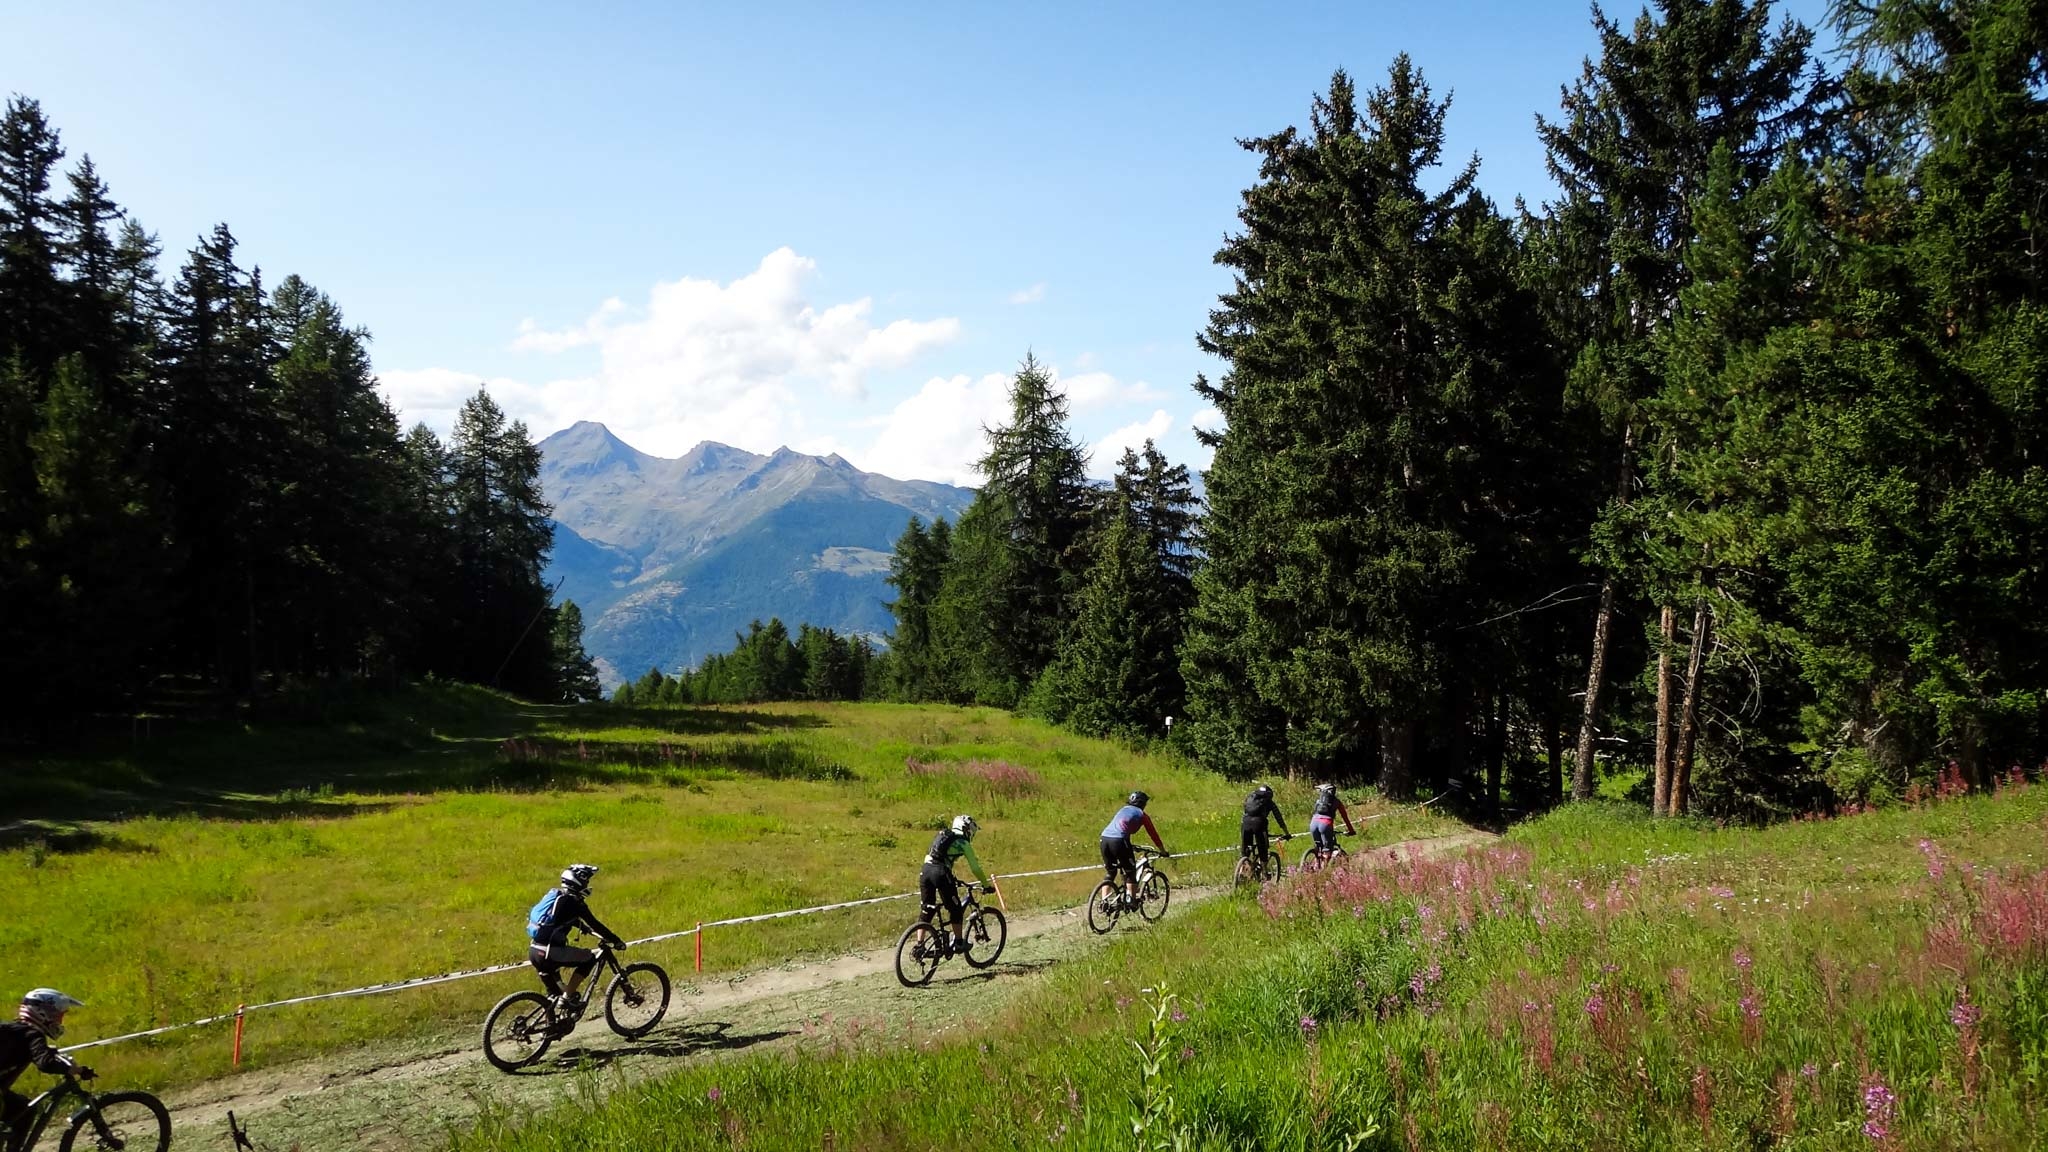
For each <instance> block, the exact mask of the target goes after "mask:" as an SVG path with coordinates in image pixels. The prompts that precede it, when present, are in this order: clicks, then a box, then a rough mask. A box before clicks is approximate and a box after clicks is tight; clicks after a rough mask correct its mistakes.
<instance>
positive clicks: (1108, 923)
mask: <svg viewBox="0 0 2048 1152" xmlns="http://www.w3.org/2000/svg"><path fill="white" fill-rule="evenodd" d="M1122 896H1123V889H1121V888H1119V887H1117V886H1116V884H1115V883H1113V882H1111V881H1108V880H1104V881H1103V882H1102V883H1100V884H1097V885H1096V886H1095V891H1094V892H1092V893H1090V894H1089V896H1088V930H1089V931H1090V932H1093V933H1095V934H1096V935H1098V936H1100V935H1101V934H1103V933H1104V932H1107V931H1109V930H1110V929H1111V928H1114V927H1116V919H1117V917H1118V916H1120V915H1122V914H1123V909H1122V908H1121V907H1119V906H1118V904H1117V901H1118V900H1119V899H1121V898H1122Z"/></svg>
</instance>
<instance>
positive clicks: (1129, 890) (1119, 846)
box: [1102, 792, 1173, 905]
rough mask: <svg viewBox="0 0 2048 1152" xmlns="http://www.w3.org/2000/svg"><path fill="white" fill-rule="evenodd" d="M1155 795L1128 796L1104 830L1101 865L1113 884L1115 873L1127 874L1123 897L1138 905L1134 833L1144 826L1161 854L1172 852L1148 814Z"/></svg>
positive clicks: (1165, 854) (1136, 855)
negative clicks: (1152, 796) (1168, 849)
mask: <svg viewBox="0 0 2048 1152" xmlns="http://www.w3.org/2000/svg"><path fill="white" fill-rule="evenodd" d="M1151 802H1152V798H1151V797H1150V796H1147V795H1145V794H1144V793H1143V792H1133V793H1131V794H1130V796H1129V797H1127V798H1126V800H1125V802H1124V806H1123V807H1121V808H1119V809H1117V810H1116V815H1114V816H1112V817H1110V818H1109V827H1107V828H1104V829H1103V830H1102V867H1103V870H1104V871H1106V872H1108V873H1109V880H1110V883H1112V884H1114V883H1116V875H1117V873H1118V872H1119V871H1121V872H1122V873H1123V875H1124V899H1126V900H1128V901H1130V902H1131V903H1132V904H1133V905H1135V904H1136V903H1137V901H1138V854H1137V853H1136V852H1133V851H1132V850H1131V833H1133V832H1136V831H1137V830H1138V829H1140V828H1143V829H1144V830H1145V832H1146V834H1147V835H1149V836H1151V837H1152V846H1153V847H1155V848H1157V849H1159V853H1160V855H1162V856H1171V855H1173V853H1171V852H1168V851H1167V850H1166V845H1165V844H1163V843H1161V842H1160V840H1159V829H1157V828H1155V827H1153V826H1152V817H1150V816H1147V815H1145V805H1147V804H1150V803H1151Z"/></svg>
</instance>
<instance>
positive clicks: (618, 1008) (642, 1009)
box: [484, 944, 669, 1072]
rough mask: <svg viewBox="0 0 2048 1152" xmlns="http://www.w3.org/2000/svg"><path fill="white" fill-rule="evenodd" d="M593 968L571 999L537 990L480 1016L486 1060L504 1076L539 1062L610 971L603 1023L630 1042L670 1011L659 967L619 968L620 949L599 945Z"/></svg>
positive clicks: (665, 975)
mask: <svg viewBox="0 0 2048 1152" xmlns="http://www.w3.org/2000/svg"><path fill="white" fill-rule="evenodd" d="M593 951H594V952H596V953H597V967H596V968H595V969H593V970H592V971H591V973H590V979H588V980H585V981H584V982H583V987H582V989H581V990H580V991H579V992H578V994H577V995H576V996H574V997H569V996H567V995H566V994H565V995H564V996H563V997H562V998H561V1000H560V1001H559V1002H558V1001H557V1000H556V998H554V997H551V996H548V995H546V994H545V993H541V992H514V993H513V994H511V995H510V996H507V997H505V998H504V999H503V1000H500V1001H498V1006H497V1007H495V1008H493V1009H491V1014H490V1015H489V1016H486V1017H485V1018H484V1059H486V1060H489V1061H490V1062H491V1063H492V1064H494V1065H496V1066H497V1067H498V1068H500V1069H502V1070H503V1071H506V1072H516V1071H518V1070H519V1069H521V1068H524V1067H526V1066H527V1065H529V1064H532V1063H533V1062H534V1061H536V1060H539V1059H540V1058H541V1057H542V1056H543V1055H545V1054H546V1053H547V1050H548V1046H549V1045H551V1044H553V1043H554V1042H555V1041H556V1040H559V1039H561V1038H562V1037H564V1036H567V1035H568V1034H569V1032H570V1030H571V1029H573V1028H575V1027H576V1022H577V1021H578V1020H581V1019H582V1018H583V1010H584V1009H585V1008H587V1007H588V1006H589V1005H590V999H591V996H592V995H593V994H594V993H595V991H596V989H597V982H598V977H599V976H600V975H602V974H603V973H604V972H607V971H609V972H610V973H611V975H612V978H611V983H610V984H609V985H607V986H606V987H605V990H604V1022H605V1023H606V1024H608V1025H610V1026H611V1030H612V1031H614V1032H616V1033H618V1034H619V1035H621V1036H623V1037H625V1038H626V1039H628V1040H637V1039H639V1038H640V1037H642V1036H645V1035H647V1034H648V1033H649V1032H652V1031H654V1026H655V1025H657V1024H659V1023H661V1018H662V1016H663V1015H665V1014H666V1013H667V1012H668V992H669V985H668V973H667V972H664V971H662V969H661V966H660V965H658V964H647V963H640V964H624V965H622V964H620V963H619V957H618V954H617V953H618V950H617V949H615V948H612V947H610V946H608V945H603V944H600V945H598V946H597V947H596V948H595V949H593Z"/></svg>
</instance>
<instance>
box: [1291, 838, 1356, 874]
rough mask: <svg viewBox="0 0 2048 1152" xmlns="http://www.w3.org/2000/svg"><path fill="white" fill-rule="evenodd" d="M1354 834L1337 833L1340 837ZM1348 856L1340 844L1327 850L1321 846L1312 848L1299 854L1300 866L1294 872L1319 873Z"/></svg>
mask: <svg viewBox="0 0 2048 1152" xmlns="http://www.w3.org/2000/svg"><path fill="white" fill-rule="evenodd" d="M1354 834H1355V833H1351V832H1340V833H1338V835H1340V836H1351V835H1354ZM1349 855H1350V854H1349V853H1347V852H1345V851H1344V846H1343V845H1342V844H1333V845H1331V846H1330V847H1328V848H1324V847H1321V846H1316V847H1312V848H1310V849H1309V850H1308V851H1306V852H1304V853H1302V854H1301V864H1300V865H1299V866H1298V867H1297V869H1296V871H1299V872H1305V873H1306V872H1320V871H1322V870H1323V869H1325V868H1328V867H1329V866H1330V865H1332V864H1335V863H1337V862H1338V861H1340V860H1343V859H1346V858H1347V857H1348V856H1349Z"/></svg>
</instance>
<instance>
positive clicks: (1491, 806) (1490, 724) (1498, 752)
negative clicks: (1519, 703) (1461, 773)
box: [1486, 695, 1508, 820]
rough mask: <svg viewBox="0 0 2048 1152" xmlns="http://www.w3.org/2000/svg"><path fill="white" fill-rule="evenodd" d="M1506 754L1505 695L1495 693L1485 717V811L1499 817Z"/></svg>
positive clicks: (1506, 721) (1506, 716)
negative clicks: (1502, 772) (1501, 783)
mask: <svg viewBox="0 0 2048 1152" xmlns="http://www.w3.org/2000/svg"><path fill="white" fill-rule="evenodd" d="M1507 755H1508V702H1507V697H1505V696H1500V695H1495V696H1494V697H1493V698H1492V700H1491V701H1490V706H1489V707H1488V709H1487V717H1486V812H1487V814H1488V815H1489V816H1492V817H1493V818H1494V819H1496V820H1498V819H1499V818H1500V778H1501V770H1502V767H1503V765H1504V762H1505V761H1506V760H1507Z"/></svg>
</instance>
